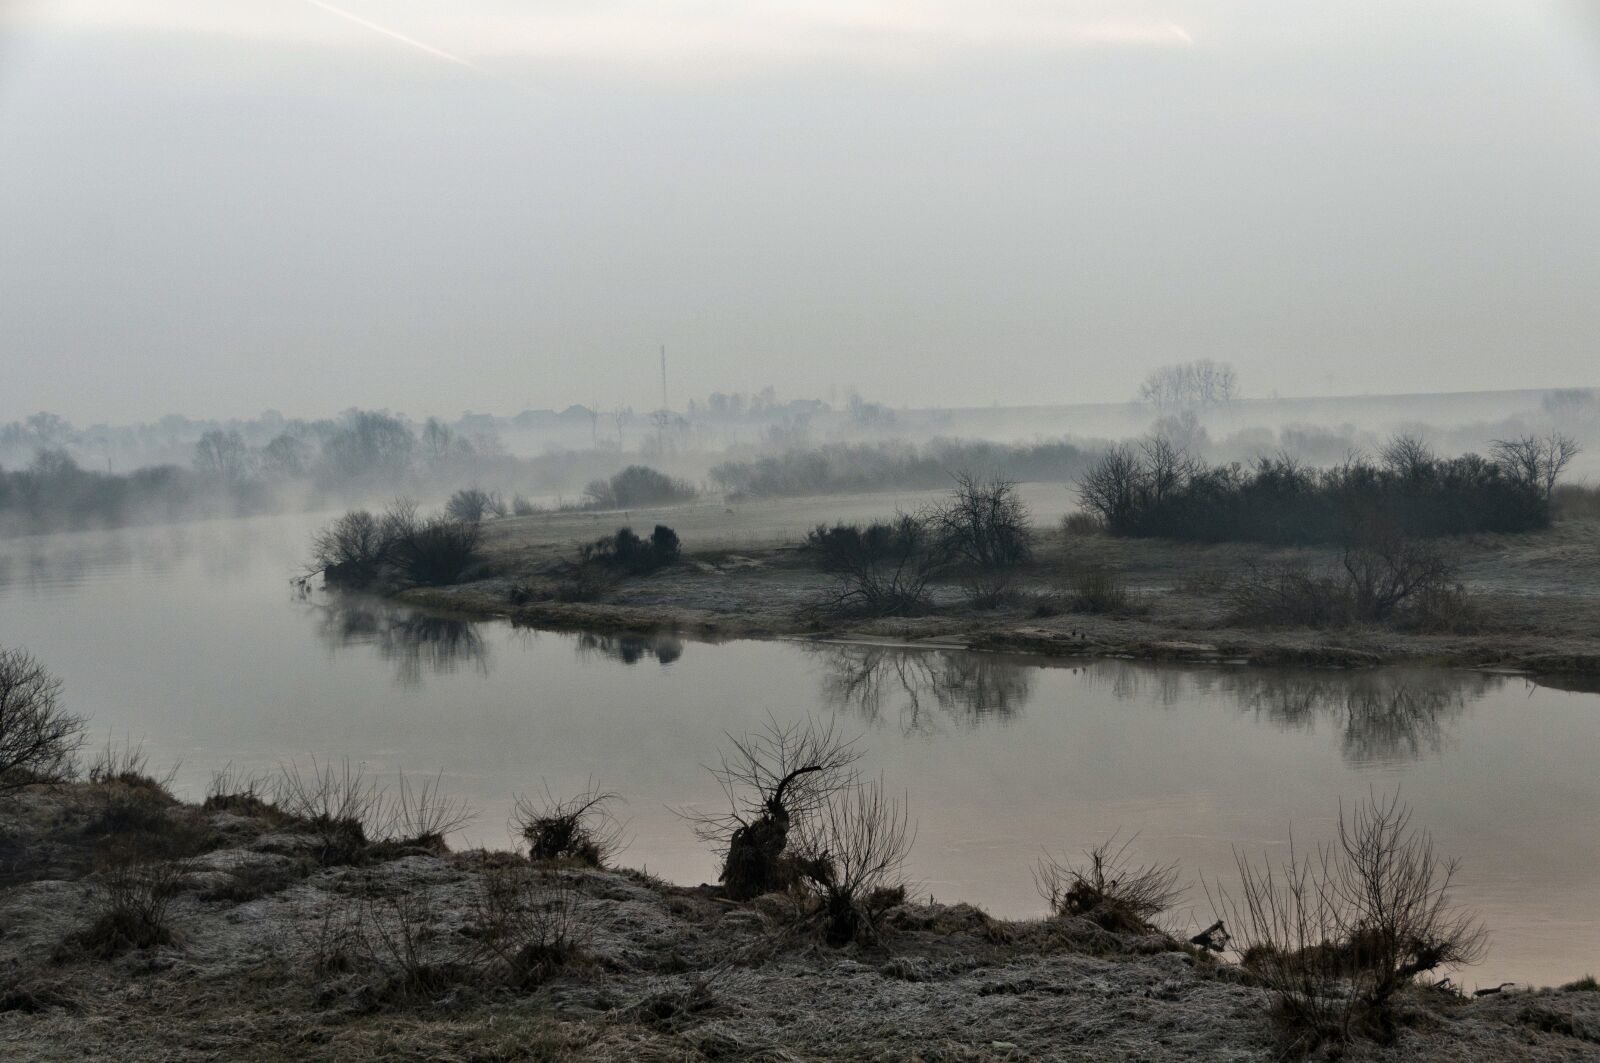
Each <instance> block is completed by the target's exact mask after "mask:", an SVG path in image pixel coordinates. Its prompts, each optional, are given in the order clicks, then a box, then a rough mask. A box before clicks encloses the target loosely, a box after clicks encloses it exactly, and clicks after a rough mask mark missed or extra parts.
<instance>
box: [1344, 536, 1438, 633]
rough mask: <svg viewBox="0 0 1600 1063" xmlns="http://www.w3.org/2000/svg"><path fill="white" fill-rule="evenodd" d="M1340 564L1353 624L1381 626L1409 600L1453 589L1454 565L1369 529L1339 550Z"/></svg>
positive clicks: (1422, 545)
mask: <svg viewBox="0 0 1600 1063" xmlns="http://www.w3.org/2000/svg"><path fill="white" fill-rule="evenodd" d="M1341 564H1342V565H1343V567H1344V572H1345V587H1346V589H1347V591H1348V593H1349V595H1350V598H1351V609H1352V611H1353V612H1354V614H1355V617H1356V619H1358V620H1363V621H1375V622H1379V623H1381V622H1383V621H1385V620H1388V619H1390V618H1391V617H1393V616H1394V615H1395V613H1396V612H1397V611H1398V610H1399V609H1400V608H1401V607H1402V606H1403V605H1404V604H1406V603H1407V601H1408V600H1409V599H1411V598H1412V597H1413V596H1415V595H1421V594H1436V593H1439V592H1443V591H1450V590H1455V589H1457V588H1459V586H1460V581H1459V579H1458V575H1457V574H1458V571H1459V570H1458V566H1457V565H1456V563H1455V561H1454V560H1453V559H1452V558H1451V557H1450V556H1449V555H1448V554H1446V553H1445V552H1444V551H1443V550H1442V549H1440V548H1439V547H1437V546H1435V545H1433V544H1431V543H1426V542H1422V541H1420V540H1416V539H1411V538H1408V537H1406V536H1404V535H1401V534H1400V533H1399V532H1398V531H1396V530H1394V529H1393V528H1391V527H1385V526H1375V525H1369V526H1368V527H1367V528H1365V529H1363V530H1361V531H1360V532H1358V533H1357V535H1356V536H1355V538H1354V541H1353V542H1352V543H1351V544H1350V545H1348V546H1346V547H1345V549H1344V556H1343V558H1342V559H1341Z"/></svg>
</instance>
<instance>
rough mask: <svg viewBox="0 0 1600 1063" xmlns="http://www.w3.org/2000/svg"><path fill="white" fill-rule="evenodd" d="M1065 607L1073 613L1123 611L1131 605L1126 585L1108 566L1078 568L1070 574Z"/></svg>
mask: <svg viewBox="0 0 1600 1063" xmlns="http://www.w3.org/2000/svg"><path fill="white" fill-rule="evenodd" d="M1067 607H1068V608H1069V609H1071V610H1072V611H1073V612H1075V613H1125V612H1128V611H1129V609H1130V607H1131V599H1130V598H1129V595H1128V585H1127V583H1126V582H1124V580H1123V578H1122V576H1121V575H1120V574H1118V573H1117V572H1115V571H1114V570H1112V569H1109V568H1099V567H1090V568H1084V569H1080V570H1079V571H1077V572H1076V573H1074V574H1073V576H1072V586H1071V593H1070V594H1069V595H1068V597H1067Z"/></svg>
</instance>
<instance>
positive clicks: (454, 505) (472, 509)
mask: <svg viewBox="0 0 1600 1063" xmlns="http://www.w3.org/2000/svg"><path fill="white" fill-rule="evenodd" d="M507 512H508V510H507V508H506V504H505V500H504V499H502V498H501V497H500V494H499V492H497V491H485V490H484V489H483V488H481V487H464V488H462V489H461V490H459V491H457V492H456V493H455V494H453V495H451V496H450V500H449V501H448V502H446V503H445V504H444V515H445V516H447V517H449V518H450V519H451V520H457V521H462V522H464V523H467V524H477V523H478V522H479V521H482V520H486V519H488V518H489V517H504V516H505V515H506V513H507Z"/></svg>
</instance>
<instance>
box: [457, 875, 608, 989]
mask: <svg viewBox="0 0 1600 1063" xmlns="http://www.w3.org/2000/svg"><path fill="white" fill-rule="evenodd" d="M475 922H476V926H475V927H474V933H475V934H476V936H477V937H478V939H479V942H480V947H481V950H482V955H483V957H484V958H485V959H486V960H487V962H488V964H489V965H491V966H492V967H495V968H498V970H499V972H500V975H501V977H502V978H504V979H505V980H506V981H508V982H510V983H511V984H512V985H515V986H519V987H522V988H532V987H534V986H537V985H539V984H541V983H543V982H546V981H548V980H549V979H550V978H551V977H552V976H554V975H555V974H557V973H558V972H560V971H561V970H562V969H563V968H566V967H568V966H570V965H571V964H573V963H574V962H576V961H577V960H579V959H580V958H581V957H582V956H583V954H584V950H585V947H586V945H587V944H588V941H589V937H590V935H591V933H592V928H591V927H590V925H589V922H588V920H587V919H586V918H584V916H583V913H582V911H581V909H580V908H579V906H578V893H577V891H576V890H575V889H573V888H572V887H571V886H570V885H568V884H566V883H564V882H561V881H560V880H556V881H555V882H553V883H547V882H545V881H544V879H543V876H542V875H541V874H540V873H539V872H537V871H535V870H533V869H531V868H527V867H515V866H512V867H489V868H485V869H484V871H483V873H482V875H481V876H480V877H479V879H478V894H477V899H476V903H475Z"/></svg>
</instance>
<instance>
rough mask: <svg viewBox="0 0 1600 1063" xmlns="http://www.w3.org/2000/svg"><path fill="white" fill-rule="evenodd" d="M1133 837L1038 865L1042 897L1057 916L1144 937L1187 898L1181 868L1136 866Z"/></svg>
mask: <svg viewBox="0 0 1600 1063" xmlns="http://www.w3.org/2000/svg"><path fill="white" fill-rule="evenodd" d="M1132 844H1133V839H1131V838H1130V839H1129V840H1128V841H1126V842H1124V843H1123V844H1122V845H1121V846H1117V844H1116V838H1115V837H1114V836H1113V837H1112V838H1109V839H1107V840H1106V841H1104V842H1101V843H1100V844H1099V845H1097V846H1095V847H1094V848H1092V849H1088V850H1085V851H1084V854H1083V858H1082V860H1079V861H1072V862H1068V861H1065V860H1059V859H1057V858H1056V857H1053V856H1051V855H1049V854H1048V853H1046V854H1045V855H1044V856H1042V857H1041V858H1040V859H1039V862H1038V863H1037V864H1036V865H1035V866H1034V870H1033V881H1034V885H1035V886H1036V887H1037V888H1038V890H1039V896H1041V897H1043V898H1044V900H1045V902H1046V903H1048V904H1049V905H1050V911H1051V913H1052V914H1054V915H1057V916H1075V917H1077V918H1081V919H1088V920H1089V921H1090V922H1093V923H1094V924H1095V925H1096V926H1099V927H1101V928H1102V929H1104V930H1111V931H1115V932H1119V933H1126V934H1142V933H1147V932H1149V931H1151V930H1153V929H1155V924H1154V922H1153V920H1154V919H1155V918H1156V917H1157V916H1158V915H1160V914H1161V913H1162V912H1164V911H1166V910H1167V909H1168V908H1171V907H1172V905H1173V904H1174V903H1175V902H1176V901H1177V900H1178V898H1179V897H1180V896H1182V895H1183V888H1182V887H1181V886H1179V885H1178V865H1177V864H1134V863H1133V862H1132V861H1131V860H1129V859H1128V849H1129V847H1130V846H1131V845H1132Z"/></svg>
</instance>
